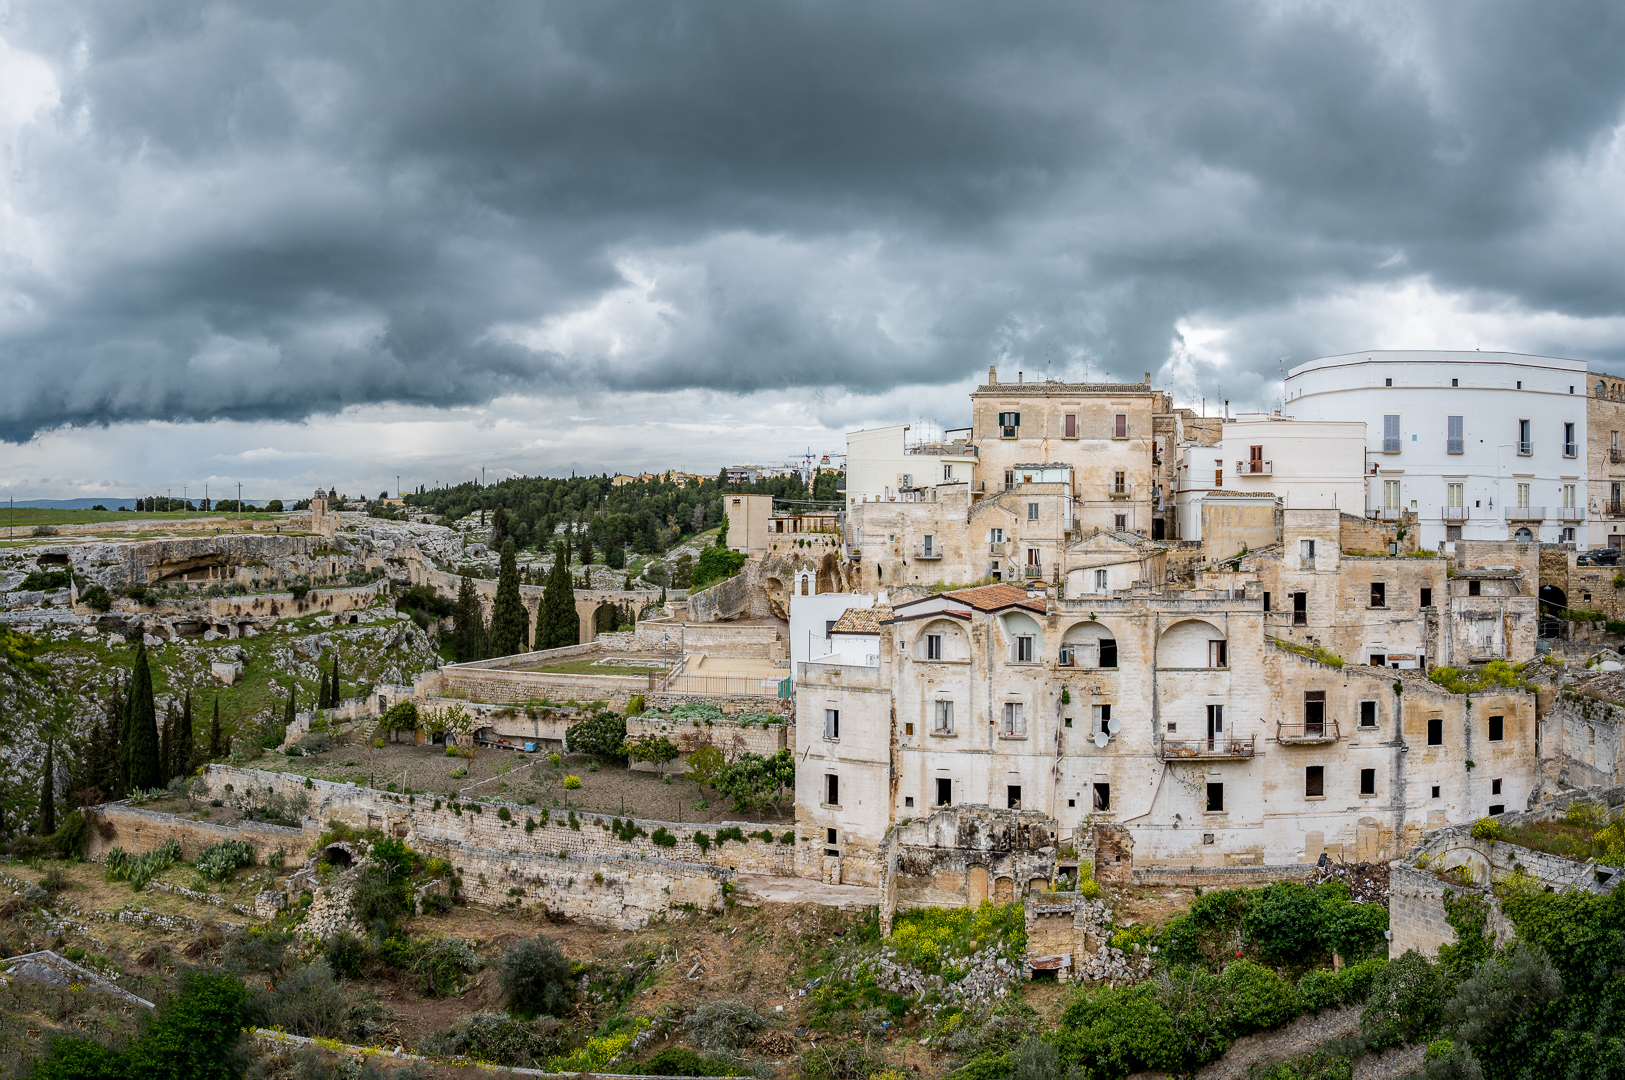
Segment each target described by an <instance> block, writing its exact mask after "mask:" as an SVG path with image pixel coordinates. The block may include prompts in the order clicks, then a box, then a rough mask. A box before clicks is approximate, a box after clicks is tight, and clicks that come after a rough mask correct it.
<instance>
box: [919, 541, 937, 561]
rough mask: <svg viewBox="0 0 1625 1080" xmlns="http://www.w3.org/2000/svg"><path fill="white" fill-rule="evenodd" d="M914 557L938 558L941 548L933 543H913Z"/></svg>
mask: <svg viewBox="0 0 1625 1080" xmlns="http://www.w3.org/2000/svg"><path fill="white" fill-rule="evenodd" d="M914 557H915V558H916V559H940V558H942V549H941V548H940V547H937V546H936V545H935V544H915V545H914Z"/></svg>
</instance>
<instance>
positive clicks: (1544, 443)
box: [1284, 349, 1587, 547]
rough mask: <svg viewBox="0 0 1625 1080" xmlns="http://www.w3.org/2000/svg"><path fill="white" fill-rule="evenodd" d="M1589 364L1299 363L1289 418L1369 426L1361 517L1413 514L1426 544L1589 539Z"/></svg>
mask: <svg viewBox="0 0 1625 1080" xmlns="http://www.w3.org/2000/svg"><path fill="white" fill-rule="evenodd" d="M1586 377H1587V376H1586V365H1585V362H1584V361H1581V360H1565V359H1561V358H1558V357H1551V356H1526V355H1523V354H1519V353H1498V352H1450V351H1444V350H1420V349H1418V350H1391V351H1369V352H1358V353H1347V354H1345V355H1342V356H1323V357H1321V358H1320V359H1318V360H1311V361H1310V362H1309V363H1307V364H1300V365H1298V366H1297V367H1295V368H1293V369H1292V370H1291V371H1290V372H1289V373H1288V374H1287V379H1286V408H1285V410H1284V411H1285V412H1287V413H1289V414H1291V415H1292V416H1295V417H1298V418H1300V419H1304V420H1344V421H1346V420H1363V421H1365V425H1366V472H1367V476H1366V480H1367V484H1366V510H1367V513H1368V514H1375V515H1377V516H1381V517H1386V518H1394V519H1397V518H1399V517H1400V516H1401V514H1402V513H1404V512H1406V511H1410V512H1414V513H1415V514H1416V516H1417V524H1418V527H1419V528H1420V530H1421V536H1420V538H1419V539H1420V542H1421V543H1422V545H1423V546H1426V547H1435V546H1437V545H1438V544H1439V543H1440V542H1441V541H1450V540H1462V539H1464V540H1540V541H1544V542H1547V543H1559V542H1563V541H1572V542H1574V543H1577V544H1580V545H1584V544H1585V543H1586V540H1587V537H1586V521H1587V507H1586V501H1587V500H1586V388H1587V384H1586Z"/></svg>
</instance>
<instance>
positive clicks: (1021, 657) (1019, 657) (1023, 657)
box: [1016, 634, 1033, 664]
mask: <svg viewBox="0 0 1625 1080" xmlns="http://www.w3.org/2000/svg"><path fill="white" fill-rule="evenodd" d="M1016 662H1017V663H1019V664H1030V663H1032V662H1033V639H1032V636H1031V635H1030V634H1022V635H1020V636H1019V637H1017V638H1016Z"/></svg>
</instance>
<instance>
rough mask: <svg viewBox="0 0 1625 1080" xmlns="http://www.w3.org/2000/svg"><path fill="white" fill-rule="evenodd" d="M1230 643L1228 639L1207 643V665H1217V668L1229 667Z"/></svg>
mask: <svg viewBox="0 0 1625 1080" xmlns="http://www.w3.org/2000/svg"><path fill="white" fill-rule="evenodd" d="M1229 645H1230V643H1229V642H1227V641H1210V642H1208V643H1207V666H1208V667H1215V668H1217V667H1229V666H1230V651H1229Z"/></svg>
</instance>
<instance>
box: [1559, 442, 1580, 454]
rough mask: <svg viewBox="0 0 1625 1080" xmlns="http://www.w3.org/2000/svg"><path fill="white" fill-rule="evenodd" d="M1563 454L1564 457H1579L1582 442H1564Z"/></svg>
mask: <svg viewBox="0 0 1625 1080" xmlns="http://www.w3.org/2000/svg"><path fill="white" fill-rule="evenodd" d="M1563 456H1564V457H1579V456H1580V444H1579V443H1571V442H1566V443H1564V444H1563Z"/></svg>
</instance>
